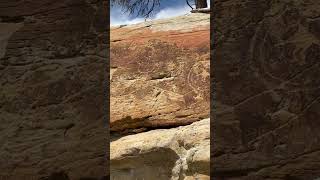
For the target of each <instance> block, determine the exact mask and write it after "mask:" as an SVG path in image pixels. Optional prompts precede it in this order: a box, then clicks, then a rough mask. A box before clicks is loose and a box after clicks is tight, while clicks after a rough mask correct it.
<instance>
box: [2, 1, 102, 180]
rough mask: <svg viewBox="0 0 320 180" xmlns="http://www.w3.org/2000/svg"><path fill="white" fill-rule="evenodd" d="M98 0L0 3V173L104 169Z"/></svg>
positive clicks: (17, 179) (29, 175)
mask: <svg viewBox="0 0 320 180" xmlns="http://www.w3.org/2000/svg"><path fill="white" fill-rule="evenodd" d="M106 5H107V4H106V1H95V0H34V1H20V0H8V1H1V3H0V77H1V78H0V134H1V136H0V169H1V172H0V179H9V180H10V179H13V180H25V179H26V180H30V179H40V178H42V179H50V177H56V178H58V179H63V177H66V176H68V177H69V178H70V179H72V180H73V179H80V178H95V179H98V178H101V177H105V176H106V168H108V166H107V164H106V161H105V159H106V154H105V153H106V147H107V143H108V132H107V129H106V128H105V127H104V122H103V115H104V113H105V112H106V111H105V109H104V107H105V101H106V99H105V98H104V94H103V89H105V88H106V84H104V82H103V80H104V79H105V77H106V76H107V72H108V71H107V69H106V68H107V66H106V58H107V48H108V47H107V42H108V33H107V31H106V29H107V27H108V22H107V21H106V16H107V15H106V14H107V13H106V8H105V7H106Z"/></svg>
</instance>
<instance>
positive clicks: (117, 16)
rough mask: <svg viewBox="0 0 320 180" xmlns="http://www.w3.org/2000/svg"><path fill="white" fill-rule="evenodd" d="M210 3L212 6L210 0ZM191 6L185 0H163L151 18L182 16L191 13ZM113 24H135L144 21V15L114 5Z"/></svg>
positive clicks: (190, 1) (191, 0)
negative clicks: (125, 11)
mask: <svg viewBox="0 0 320 180" xmlns="http://www.w3.org/2000/svg"><path fill="white" fill-rule="evenodd" d="M207 1H208V5H209V6H210V0H207ZM189 3H190V4H194V1H193V0H189ZM190 10H191V8H190V7H189V6H188V5H187V4H186V1H185V0H162V1H161V4H160V7H159V8H158V9H156V11H155V12H154V15H153V16H152V17H151V18H149V19H163V18H169V17H174V16H180V15H184V14H187V13H190ZM110 21H111V26H115V25H121V24H135V23H139V22H143V21H144V18H143V17H136V15H129V14H126V13H124V12H122V9H121V7H118V6H113V7H111V11H110Z"/></svg>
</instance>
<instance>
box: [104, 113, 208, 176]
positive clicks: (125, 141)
mask: <svg viewBox="0 0 320 180" xmlns="http://www.w3.org/2000/svg"><path fill="white" fill-rule="evenodd" d="M110 151H111V155H110V159H111V161H110V179H112V180H113V179H114V180H128V179H148V180H170V179H171V180H194V179H201V180H209V179H210V177H209V174H210V120H209V119H204V120H201V121H198V122H195V123H193V124H191V125H188V126H183V127H178V128H172V129H158V130H152V131H148V132H143V133H139V134H135V135H129V136H125V137H122V138H120V139H117V140H116V141H113V142H111V146H110Z"/></svg>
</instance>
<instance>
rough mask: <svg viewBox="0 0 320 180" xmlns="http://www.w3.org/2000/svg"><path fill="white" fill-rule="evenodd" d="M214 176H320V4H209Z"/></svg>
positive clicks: (306, 0)
mask: <svg viewBox="0 0 320 180" xmlns="http://www.w3.org/2000/svg"><path fill="white" fill-rule="evenodd" d="M212 7H213V11H212V12H213V13H214V14H213V16H214V18H213V26H214V27H213V34H214V36H213V38H214V46H213V52H212V53H213V59H214V60H215V61H214V63H213V64H212V67H214V76H213V78H212V80H213V81H214V82H212V86H213V87H214V92H215V102H214V104H213V106H215V109H214V113H213V116H214V118H213V134H212V138H213V139H212V141H211V144H212V150H213V152H212V153H213V154H212V156H211V158H212V159H213V160H212V161H211V163H212V167H213V169H212V171H211V172H212V177H214V178H215V179H217V180H220V179H221V180H222V179H224V180H226V179H258V180H259V179H270V180H271V179H272V180H280V179H290V180H291V179H292V180H293V179H301V180H307V179H317V178H318V177H320V133H318V132H319V128H320V91H319V90H320V89H319V87H320V80H319V77H320V64H319V60H320V18H319V17H320V2H319V1H318V0H301V1H295V0H284V1H264V0H247V1H240V0H239V1H238V0H235V1H222V0H216V1H214V4H213V5H212Z"/></svg>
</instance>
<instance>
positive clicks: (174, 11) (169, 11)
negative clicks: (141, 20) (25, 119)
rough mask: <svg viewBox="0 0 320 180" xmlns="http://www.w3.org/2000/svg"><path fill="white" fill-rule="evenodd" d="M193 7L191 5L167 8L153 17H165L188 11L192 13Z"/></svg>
mask: <svg viewBox="0 0 320 180" xmlns="http://www.w3.org/2000/svg"><path fill="white" fill-rule="evenodd" d="M190 10H191V8H190V7H189V6H183V7H178V8H170V7H169V8H165V9H162V10H160V11H159V12H158V13H157V14H156V15H155V16H154V18H153V19H164V18H170V17H174V16H180V15H184V14H187V13H190Z"/></svg>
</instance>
